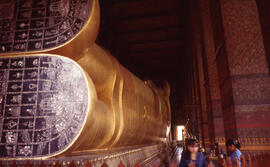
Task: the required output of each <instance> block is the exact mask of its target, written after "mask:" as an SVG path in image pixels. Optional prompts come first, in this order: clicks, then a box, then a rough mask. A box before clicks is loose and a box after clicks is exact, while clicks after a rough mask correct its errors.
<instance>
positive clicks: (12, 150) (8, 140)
mask: <svg viewBox="0 0 270 167" xmlns="http://www.w3.org/2000/svg"><path fill="white" fill-rule="evenodd" d="M88 97H89V96H88V87H87V81H86V79H85V76H84V74H83V72H82V70H81V68H80V67H79V66H78V65H76V63H75V62H73V61H71V60H69V59H67V58H63V57H60V56H59V57H57V56H52V55H39V56H24V57H10V58H1V59H0V150H1V151H0V158H20V157H24V158H25V157H29V158H35V157H44V156H50V155H55V154H57V153H59V152H61V151H63V150H65V149H66V148H67V147H68V146H69V145H70V144H71V143H72V142H73V141H74V140H75V139H76V137H77V136H78V134H79V132H80V130H81V129H82V127H83V124H84V122H85V119H86V115H87V107H88Z"/></svg>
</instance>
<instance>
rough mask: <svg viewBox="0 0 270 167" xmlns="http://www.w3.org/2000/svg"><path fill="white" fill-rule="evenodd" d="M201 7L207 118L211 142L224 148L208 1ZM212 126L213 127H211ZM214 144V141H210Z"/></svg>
mask: <svg viewBox="0 0 270 167" xmlns="http://www.w3.org/2000/svg"><path fill="white" fill-rule="evenodd" d="M200 5H201V6H200V8H201V14H200V15H201V24H202V36H203V44H204V46H203V47H204V50H205V63H206V66H207V71H206V73H207V84H208V87H209V98H208V106H209V110H208V112H209V114H208V115H209V120H211V122H212V126H211V127H210V128H212V131H210V132H212V133H213V134H211V136H212V138H214V139H212V140H214V141H212V142H215V143H218V145H219V147H220V148H221V150H225V142H224V140H225V137H224V125H223V115H222V108H221V100H220V88H219V81H218V71H217V63H216V53H215V45H214V39H213V28H212V22H211V13H210V9H209V7H210V1H209V0H200ZM213 127H214V128H213ZM212 144H214V143H212Z"/></svg>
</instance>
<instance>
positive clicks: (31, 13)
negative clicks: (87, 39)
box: [0, 0, 92, 53]
mask: <svg viewBox="0 0 270 167" xmlns="http://www.w3.org/2000/svg"><path fill="white" fill-rule="evenodd" d="M91 7H92V0H10V1H3V2H0V53H9V52H27V51H38V50H44V49H50V48H53V47H56V46H59V45H61V44H64V43H66V42H67V41H68V40H70V39H71V38H72V37H74V36H75V35H76V34H77V33H78V32H79V31H80V30H81V28H82V27H83V25H84V23H85V22H86V21H87V19H88V17H89V15H90V11H91Z"/></svg>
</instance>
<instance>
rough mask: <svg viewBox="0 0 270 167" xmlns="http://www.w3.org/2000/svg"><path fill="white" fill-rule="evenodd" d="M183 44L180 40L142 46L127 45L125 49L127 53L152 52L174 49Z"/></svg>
mask: <svg viewBox="0 0 270 167" xmlns="http://www.w3.org/2000/svg"><path fill="white" fill-rule="evenodd" d="M182 45H183V42H182V41H180V40H169V41H156V42H152V43H144V44H135V45H127V46H126V47H125V48H126V49H127V51H128V52H136V51H146V50H154V49H161V48H163V49H165V48H166V49H167V48H176V47H179V48H180V47H181V46H182Z"/></svg>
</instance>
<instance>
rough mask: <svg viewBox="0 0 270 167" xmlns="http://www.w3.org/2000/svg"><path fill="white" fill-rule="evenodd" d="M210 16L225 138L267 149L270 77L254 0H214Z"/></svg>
mask: <svg viewBox="0 0 270 167" xmlns="http://www.w3.org/2000/svg"><path fill="white" fill-rule="evenodd" d="M212 16H213V17H212V18H214V19H213V20H214V22H215V23H217V24H216V25H215V27H216V30H214V35H215V38H216V39H215V46H216V52H217V65H218V73H219V83H220V90H221V99H222V111H223V116H224V128H225V136H226V139H228V138H232V137H234V138H238V139H239V140H240V142H241V144H242V145H243V147H242V150H243V151H262V152H265V151H267V150H268V151H269V150H270V146H269V142H270V124H269V118H270V112H269V108H270V77H269V70H268V67H267V61H266V54H265V49H264V44H263V38H262V32H261V25H260V23H259V16H258V8H257V4H256V1H255V0H245V1H242V0H220V1H217V0H213V1H212ZM219 16H220V17H219ZM220 20H221V21H220ZM222 32H224V33H223V34H222Z"/></svg>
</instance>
